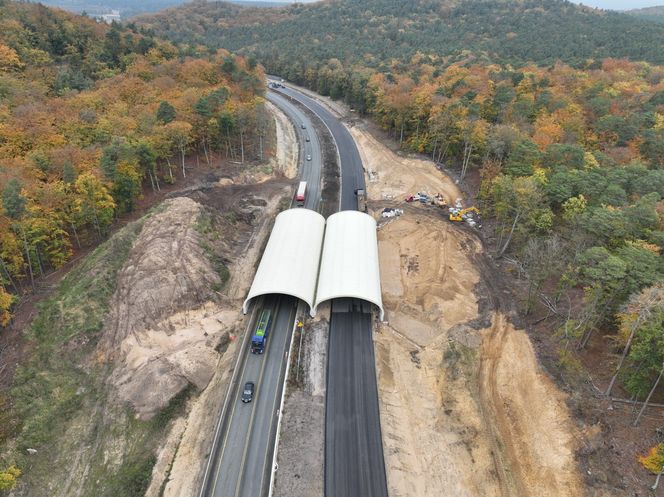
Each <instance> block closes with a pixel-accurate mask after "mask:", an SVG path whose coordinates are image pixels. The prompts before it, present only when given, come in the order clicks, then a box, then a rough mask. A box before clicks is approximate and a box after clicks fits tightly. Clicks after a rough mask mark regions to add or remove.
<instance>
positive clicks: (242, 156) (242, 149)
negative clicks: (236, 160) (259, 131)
mask: <svg viewBox="0 0 664 497" xmlns="http://www.w3.org/2000/svg"><path fill="white" fill-rule="evenodd" d="M240 154H241V155H240V157H241V159H240V160H241V162H242V164H244V131H242V130H240Z"/></svg>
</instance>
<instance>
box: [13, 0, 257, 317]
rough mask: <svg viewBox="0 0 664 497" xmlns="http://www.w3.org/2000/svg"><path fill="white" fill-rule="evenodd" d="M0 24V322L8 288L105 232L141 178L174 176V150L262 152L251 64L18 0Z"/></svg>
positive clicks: (178, 155) (126, 208)
mask: <svg viewBox="0 0 664 497" xmlns="http://www.w3.org/2000/svg"><path fill="white" fill-rule="evenodd" d="M0 28H1V29H0V157H2V162H3V163H2V165H1V166H0V192H1V195H2V205H3V209H2V212H1V213H0V228H2V229H1V230H0V325H4V324H6V323H7V320H8V319H9V314H8V312H9V310H10V308H11V305H12V302H13V301H14V299H13V297H9V296H8V295H9V294H10V293H13V294H16V293H18V292H20V290H21V284H22V282H24V281H26V280H27V281H29V282H30V283H33V282H34V279H35V278H37V277H39V276H40V275H42V274H45V273H46V272H48V271H49V270H50V269H52V268H57V267H60V266H61V265H62V264H64V263H65V262H66V261H67V260H68V259H69V258H70V257H71V255H72V247H73V246H77V247H79V246H82V245H84V244H86V243H88V244H89V243H97V242H98V241H99V240H101V239H103V238H104V237H105V236H107V235H108V233H109V231H110V227H111V224H112V222H113V220H114V219H115V218H117V217H118V216H119V215H121V214H122V213H125V212H130V211H132V210H133V209H134V208H135V207H136V201H137V199H138V198H139V197H140V196H141V195H142V194H143V190H144V188H146V187H147V188H148V189H152V190H153V191H158V190H159V189H160V184H161V183H162V182H168V183H173V182H175V181H177V180H178V179H180V178H184V177H185V176H186V175H187V164H186V163H187V156H188V154H196V155H198V154H199V153H202V155H204V156H205V158H206V161H207V163H209V164H211V163H212V160H217V161H219V160H221V159H222V158H223V157H224V156H227V157H230V156H232V157H235V156H236V155H239V156H241V157H245V158H248V159H250V160H254V159H258V158H259V157H262V153H263V148H262V141H263V136H262V134H261V136H259V132H258V131H257V130H256V128H257V127H256V126H255V123H256V122H258V121H259V117H258V116H259V115H260V114H261V113H263V112H265V111H264V110H263V106H262V102H263V101H262V98H261V97H260V94H261V93H262V92H263V91H264V83H263V81H264V75H263V73H262V72H261V69H260V68H259V67H258V66H257V65H256V64H255V62H254V63H252V64H250V63H248V62H247V61H246V60H244V59H241V58H238V57H235V56H233V55H231V54H230V53H228V52H226V51H223V50H220V51H218V52H215V51H212V52H211V51H208V50H205V51H204V52H202V53H200V54H197V53H195V52H194V51H192V50H191V49H190V48H189V47H176V46H174V45H173V44H171V43H170V42H167V41H163V40H160V39H157V38H154V36H153V35H151V34H150V33H147V32H145V31H140V32H139V31H137V29H136V28H135V27H134V28H129V27H125V26H121V25H118V24H113V25H112V26H108V25H106V24H103V23H101V24H99V23H97V22H95V21H94V20H92V19H88V18H84V17H77V16H74V15H73V14H68V13H66V12H64V11H55V10H49V9H48V8H46V7H43V6H41V5H37V4H31V3H16V2H6V3H4V4H3V7H2V9H0ZM220 123H222V125H221V126H220V125H219V124H220ZM261 133H262V132H261ZM173 162H175V163H176V164H178V165H179V167H178V168H177V169H176V168H174V167H172V164H173ZM178 170H179V172H178Z"/></svg>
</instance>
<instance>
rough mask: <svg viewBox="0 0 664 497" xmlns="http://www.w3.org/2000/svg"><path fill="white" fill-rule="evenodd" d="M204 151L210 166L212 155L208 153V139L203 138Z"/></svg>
mask: <svg viewBox="0 0 664 497" xmlns="http://www.w3.org/2000/svg"><path fill="white" fill-rule="evenodd" d="M203 153H204V154H205V162H207V165H208V166H209V165H210V156H209V155H208V150H207V143H206V140H203Z"/></svg>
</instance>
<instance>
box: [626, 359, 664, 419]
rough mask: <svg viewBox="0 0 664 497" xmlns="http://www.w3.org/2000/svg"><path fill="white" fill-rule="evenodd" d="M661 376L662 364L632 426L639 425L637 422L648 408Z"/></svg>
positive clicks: (663, 373) (663, 368)
mask: <svg viewBox="0 0 664 497" xmlns="http://www.w3.org/2000/svg"><path fill="white" fill-rule="evenodd" d="M662 375H664V362H663V363H662V367H661V369H660V370H659V376H658V377H657V381H655V384H654V385H653V386H652V388H651V389H650V393H649V394H648V397H646V400H645V402H644V403H643V405H642V406H641V410H640V411H639V415H638V416H637V417H636V419H635V420H634V423H632V426H637V425H638V424H639V421H640V420H641V416H643V413H644V412H645V410H646V408H647V407H648V402H650V398H651V397H652V394H653V393H655V390H656V389H657V385H659V381H660V380H661V379H662Z"/></svg>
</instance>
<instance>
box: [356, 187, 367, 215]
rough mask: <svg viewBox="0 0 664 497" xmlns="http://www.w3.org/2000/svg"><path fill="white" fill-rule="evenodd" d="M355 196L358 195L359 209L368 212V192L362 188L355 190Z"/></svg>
mask: <svg viewBox="0 0 664 497" xmlns="http://www.w3.org/2000/svg"><path fill="white" fill-rule="evenodd" d="M355 196H356V197H357V210H358V211H360V212H364V213H365V214H366V212H367V194H366V192H365V191H364V189H362V188H358V189H357V190H355Z"/></svg>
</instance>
